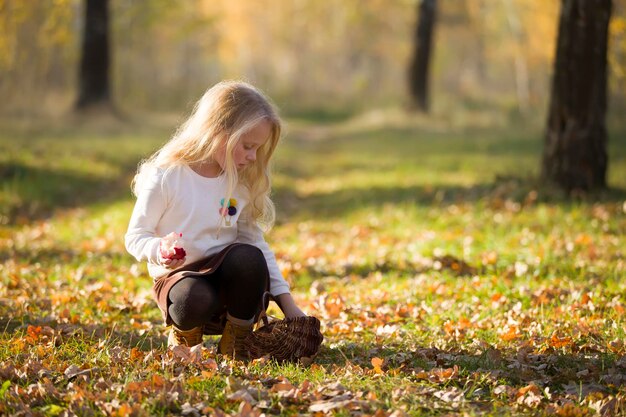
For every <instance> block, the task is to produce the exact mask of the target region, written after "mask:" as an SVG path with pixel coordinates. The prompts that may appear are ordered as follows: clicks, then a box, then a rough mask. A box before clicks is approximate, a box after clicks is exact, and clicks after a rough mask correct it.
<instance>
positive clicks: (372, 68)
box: [0, 0, 626, 123]
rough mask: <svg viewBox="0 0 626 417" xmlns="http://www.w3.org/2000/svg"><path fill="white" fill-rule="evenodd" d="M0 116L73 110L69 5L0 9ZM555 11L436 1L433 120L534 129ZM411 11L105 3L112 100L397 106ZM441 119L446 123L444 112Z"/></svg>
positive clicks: (614, 41)
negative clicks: (211, 97)
mask: <svg viewBox="0 0 626 417" xmlns="http://www.w3.org/2000/svg"><path fill="white" fill-rule="evenodd" d="M625 7H626V5H625V4H624V1H623V0H617V1H615V4H614V13H613V18H612V20H611V24H610V39H609V54H608V60H609V82H610V87H609V91H610V105H609V109H610V111H611V112H612V113H613V114H614V113H618V112H620V111H622V110H623V108H624V100H625V98H624V95H625V94H626V93H625V91H626V69H625V68H626V28H625V27H626V23H625V21H624V12H623V9H624V8H625ZM0 10H2V16H1V17H0V72H2V74H3V77H2V79H0V95H1V96H2V97H4V98H5V99H4V100H3V101H2V103H0V114H2V115H5V116H10V117H20V116H24V115H58V114H60V113H62V112H66V111H67V110H68V109H69V108H71V106H72V104H73V100H75V94H76V85H77V73H78V62H79V55H80V39H81V30H82V24H83V20H82V19H83V18H84V17H83V13H82V2H81V1H78V0H55V1H45V2H18V1H11V0H2V1H1V2H0ZM558 13H559V2H556V1H547V2H542V1H531V0H507V1H495V0H467V1H442V2H441V4H440V6H439V11H438V15H437V26H436V28H435V39H436V47H435V48H434V49H433V53H432V79H431V81H430V88H431V90H432V96H433V98H434V99H433V105H434V111H435V113H438V114H441V113H454V112H453V111H452V109H453V108H454V106H455V104H456V105H458V104H460V105H462V106H466V105H470V106H471V105H472V104H474V105H484V104H485V103H491V104H492V105H493V106H495V107H499V108H500V109H502V110H503V111H502V112H500V113H501V117H503V118H504V119H503V122H504V121H505V120H506V117H508V116H510V115H511V114H515V113H516V112H518V111H521V112H527V111H529V110H533V111H534V112H535V117H534V118H532V119H533V120H536V121H537V122H538V123H541V122H543V121H544V114H545V108H546V106H547V100H548V97H549V91H550V80H551V78H550V77H551V69H552V65H553V57H554V52H555V42H556V30H557V24H558ZM416 18H417V7H416V2H415V1H411V0H398V1H393V2H387V1H382V0H369V1H365V2H362V1H356V0H341V1H340V0H328V1H324V2H315V1H306V0H303V1H271V2H259V1H252V0H240V1H226V0H223V1H202V0H195V1H165V0H152V1H149V2H139V1H132V0H119V1H113V2H112V3H111V34H112V39H111V44H112V67H111V72H112V93H113V97H114V100H115V102H116V104H117V105H118V106H119V107H121V108H122V109H125V110H127V111H129V112H136V111H144V110H145V111H160V112H172V111H173V112H180V109H181V108H186V107H185V106H189V104H190V103H191V102H193V101H195V99H196V98H197V97H198V96H199V94H200V92H201V91H204V89H206V87H207V85H209V84H211V83H212V82H215V81H216V80H220V79H224V78H244V79H247V80H249V81H251V82H253V83H255V84H258V85H260V86H262V87H263V89H264V90H266V91H267V92H268V93H269V94H270V96H272V97H273V98H274V99H275V101H276V102H277V103H278V104H279V106H280V107H281V108H282V110H283V112H285V113H286V114H297V113H299V112H303V111H304V112H306V111H312V110H313V111H315V110H317V111H323V112H324V113H334V114H335V115H341V114H343V115H345V114H347V113H351V114H353V113H355V112H359V111H365V110H371V109H379V108H381V107H389V106H395V107H402V106H404V105H406V104H407V102H408V96H407V77H408V75H407V71H408V62H409V60H410V57H411V54H412V50H413V45H412V42H413V33H414V31H415V24H416ZM450 117H452V115H450Z"/></svg>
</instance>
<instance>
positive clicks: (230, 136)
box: [125, 81, 305, 360]
mask: <svg viewBox="0 0 626 417" xmlns="http://www.w3.org/2000/svg"><path fill="white" fill-rule="evenodd" d="M280 134H281V122H280V119H279V118H278V115H277V114H276V111H275V109H274V107H273V106H272V105H271V104H270V102H269V101H268V99H267V98H266V97H265V96H264V95H263V94H262V93H261V92H259V91H258V90H257V89H256V88H254V87H253V86H251V85H250V84H247V83H244V82H232V81H229V82H221V83H219V84H217V85H215V86H213V87H212V88H210V89H209V90H208V91H207V92H206V93H205V94H204V96H203V97H202V98H201V99H200V100H199V101H198V103H197V104H196V106H195V108H194V110H193V112H192V114H191V116H190V117H189V119H188V120H187V121H186V122H185V123H184V124H183V125H182V126H181V127H180V128H179V130H178V131H177V132H176V134H175V135H174V136H173V137H172V139H171V140H170V141H169V142H167V143H166V144H165V145H164V146H163V147H162V148H161V149H160V150H158V151H157V152H156V153H155V154H154V155H152V156H151V157H150V158H149V159H148V160H146V161H143V162H142V163H141V164H140V166H139V170H138V172H137V175H136V176H135V179H134V181H133V192H134V194H135V195H136V196H137V202H136V205H135V208H134V210H133V214H132V217H131V219H130V224H129V226H128V231H127V233H126V237H125V241H126V249H127V250H128V252H129V253H130V254H132V255H133V256H134V257H135V258H137V260H139V261H142V260H145V261H147V262H148V271H149V273H150V275H151V276H152V277H153V278H154V296H155V298H156V300H157V304H158V306H159V308H160V309H161V312H162V313H163V318H164V320H165V323H166V324H167V325H171V330H170V336H169V339H168V344H169V345H179V344H184V345H187V346H194V345H197V344H200V343H202V336H203V334H222V338H221V339H220V342H219V344H218V351H219V352H220V353H222V354H225V355H229V356H231V357H234V358H235V359H243V360H245V359H247V358H248V352H247V351H246V349H245V347H244V344H243V341H244V340H245V338H246V337H247V336H248V334H249V333H250V332H251V331H252V324H253V321H254V318H255V315H257V314H258V313H259V312H260V311H261V309H262V308H264V306H262V305H261V304H262V298H263V294H264V292H265V291H266V290H267V289H268V288H269V291H270V293H271V294H272V295H273V296H274V298H275V299H276V301H277V303H278V305H279V307H280V308H281V310H282V311H283V313H284V314H285V317H300V316H304V315H305V314H304V313H303V312H302V311H301V310H300V309H299V308H298V307H297V306H296V304H295V303H294V300H293V298H292V296H291V294H290V293H289V285H288V283H287V282H286V281H285V279H284V278H283V277H282V275H281V272H280V270H279V268H278V266H277V264H276V258H275V256H274V254H273V253H272V251H271V250H270V248H269V246H268V244H267V243H266V242H265V240H264V238H263V231H262V229H261V227H260V225H263V226H265V228H266V229H267V228H269V227H271V225H272V223H273V220H274V214H275V212H274V206H273V204H272V201H271V200H270V198H269V194H270V175H269V167H268V165H269V161H270V158H271V156H272V154H273V152H274V149H275V148H276V145H277V143H278V140H279V137H280Z"/></svg>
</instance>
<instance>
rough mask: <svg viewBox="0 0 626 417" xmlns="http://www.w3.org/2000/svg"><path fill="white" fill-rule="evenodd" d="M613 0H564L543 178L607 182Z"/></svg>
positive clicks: (573, 183) (581, 184)
mask: <svg viewBox="0 0 626 417" xmlns="http://www.w3.org/2000/svg"><path fill="white" fill-rule="evenodd" d="M611 3H612V2H611V0H562V3H561V17H560V22H559V34H558V40H557V50H556V58H555V64H554V78H553V80H552V95H551V101H550V108H549V113H548V122H547V129H546V135H545V143H544V150H543V164H542V177H543V179H544V180H547V181H550V182H554V183H556V184H557V185H559V186H560V187H562V188H563V189H564V190H566V191H568V192H570V191H572V190H590V189H593V188H604V187H606V171H607V159H608V157H607V151H606V142H607V132H606V126H605V114H606V107H607V104H606V95H607V43H608V26H609V20H610V17H611V6H612V4H611Z"/></svg>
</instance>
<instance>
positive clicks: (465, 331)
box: [0, 114, 626, 416]
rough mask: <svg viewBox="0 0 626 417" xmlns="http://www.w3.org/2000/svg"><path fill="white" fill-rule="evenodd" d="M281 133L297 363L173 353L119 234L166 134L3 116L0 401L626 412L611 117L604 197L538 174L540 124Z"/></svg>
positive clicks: (0, 409) (279, 161) (341, 122)
mask: <svg viewBox="0 0 626 417" xmlns="http://www.w3.org/2000/svg"><path fill="white" fill-rule="evenodd" d="M288 131H289V134H288V136H287V137H286V140H285V141H284V143H282V144H281V147H280V148H279V151H278V153H277V156H276V164H275V178H274V184H275V187H274V189H275V194H274V199H275V201H276V204H277V207H278V219H279V220H278V223H277V225H276V227H275V228H274V229H273V231H272V232H271V234H270V235H269V236H268V239H269V240H270V241H271V243H272V246H273V247H274V249H275V251H276V253H277V257H278V259H279V262H280V266H281V268H282V269H283V271H284V272H285V274H286V275H287V276H288V277H289V279H290V280H291V282H292V287H293V291H294V296H295V297H296V299H297V300H298V302H299V304H300V305H301V306H302V307H303V308H304V309H305V310H306V311H307V312H308V313H310V314H313V315H316V316H318V317H320V319H321V320H322V323H323V330H324V334H325V343H324V345H323V346H322V350H321V352H320V354H319V355H318V357H317V358H316V361H315V363H314V364H313V365H312V366H310V367H301V366H296V365H279V364H275V363H271V362H266V361H259V362H255V363H252V364H250V365H248V366H243V365H241V364H237V363H234V362H230V361H227V360H224V359H223V358H221V357H220V355H217V354H216V351H215V344H216V340H215V339H214V338H207V339H206V341H205V344H204V347H203V348H202V349H201V350H199V351H198V352H196V354H197V356H193V355H192V356H189V352H187V354H181V353H180V352H176V351H172V350H168V349H167V348H166V346H165V344H166V343H165V342H166V338H165V329H163V327H162V325H161V323H160V314H159V312H158V310H157V309H156V308H155V306H154V304H153V301H152V299H151V294H150V289H151V281H150V279H149V278H148V277H147V276H146V274H145V266H144V265H142V264H139V263H137V262H135V261H134V259H132V258H131V257H130V256H129V255H128V254H126V253H125V250H124V247H123V239H122V236H123V235H124V232H125V228H126V225H127V222H128V217H129V215H130V212H131V210H132V205H133V201H132V197H131V195H130V191H129V187H128V185H129V182H130V179H131V178H132V174H133V172H134V169H135V167H136V164H137V162H138V161H139V160H140V159H141V158H143V157H145V156H147V155H148V154H149V153H150V152H151V151H152V150H154V149H156V148H157V147H158V146H160V144H162V143H163V142H164V140H165V139H166V138H167V136H168V135H169V132H171V129H170V130H167V129H146V128H142V129H139V128H136V127H134V126H118V127H113V128H111V127H106V128H104V129H103V128H102V126H97V127H94V126H89V125H83V126H79V127H75V126H70V127H57V128H54V129H51V130H43V129H30V130H27V131H24V130H20V129H14V128H10V129H4V130H3V131H2V133H0V179H1V181H2V182H1V185H0V203H1V204H0V216H1V219H2V221H1V222H0V223H1V226H0V260H1V261H2V264H0V328H1V329H2V330H3V331H2V332H1V333H0V381H1V382H2V383H1V384H0V398H1V399H2V401H0V414H20V413H22V414H23V413H33V414H36V415H61V414H62V413H63V412H66V411H67V412H69V413H73V414H77V415H118V416H121V415H167V414H180V413H188V414H192V415H198V414H207V415H208V414H216V415H219V413H228V414H231V415H247V414H246V413H249V414H250V415H258V414H259V413H261V412H264V413H266V414H284V415H294V414H315V413H318V414H319V413H321V414H324V413H327V414H331V415H336V416H343V415H346V416H347V415H361V414H362V415H390V414H391V413H392V412H395V413H396V414H395V415H403V414H406V415H413V416H420V415H449V414H453V413H459V414H465V415H494V416H495V415H498V416H499V415H525V414H529V413H530V414H536V415H544V414H545V415H554V414H559V415H563V416H569V415H571V416H583V415H593V414H595V413H599V414H603V415H618V414H619V413H624V412H626V395H625V394H626V388H625V383H626V381H625V380H624V378H623V375H624V374H625V373H626V361H625V359H624V358H625V356H624V354H625V350H626V348H625V344H624V343H625V340H626V331H625V327H626V326H625V322H624V318H623V316H624V308H625V304H626V297H625V296H624V294H625V293H626V288H625V283H624V280H623V277H624V275H625V273H626V258H625V256H626V255H625V253H624V249H623V248H624V247H626V242H625V237H624V236H626V234H625V232H626V192H625V191H624V190H626V159H625V158H624V156H626V144H624V143H623V140H622V139H623V137H624V136H625V134H624V130H623V128H620V127H612V128H611V131H610V135H611V138H612V140H611V142H610V144H611V145H610V150H609V153H610V158H611V159H610V172H609V183H610V184H611V189H609V190H608V191H604V192H601V193H596V194H591V195H577V196H574V197H573V198H570V199H566V198H565V196H563V195H562V194H561V193H560V192H559V191H558V190H555V189H552V188H550V187H547V186H545V185H542V184H540V183H538V181H536V180H535V178H536V176H537V173H538V167H539V159H540V153H541V140H540V137H541V134H540V132H539V130H537V129H533V128H530V129H528V128H527V129H524V128H522V127H521V126H513V127H508V128H506V129H505V128H503V127H498V126H484V125H480V126H472V125H465V126H458V125H454V124H451V123H448V122H447V121H446V120H441V119H437V118H435V119H433V120H429V119H426V118H423V117H416V118H408V117H403V116H398V115H396V114H391V115H385V117H382V118H380V117H372V116H371V115H370V116H369V117H366V116H363V117H352V118H343V117H342V118H337V119H333V118H330V119H328V120H327V123H326V124H320V123H319V122H315V123H311V122H307V121H306V120H304V119H297V120H295V119H294V120H292V121H291V123H289V125H288ZM273 310H274V312H277V311H276V308H275V307H273ZM379 359H380V360H382V364H381V365H379V366H378V367H376V366H375V365H374V363H379V362H377V360H379ZM81 371H82V372H81ZM255 413H256V414H255Z"/></svg>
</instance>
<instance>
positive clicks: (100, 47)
mask: <svg viewBox="0 0 626 417" xmlns="http://www.w3.org/2000/svg"><path fill="white" fill-rule="evenodd" d="M109 68H110V51H109V0H85V27H84V33H83V42H82V55H81V60H80V71H79V95H78V100H77V102H76V108H77V109H79V110H82V109H85V108H88V107H92V106H94V105H105V106H110V104H111V103H110V100H111V98H110V93H109Z"/></svg>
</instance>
